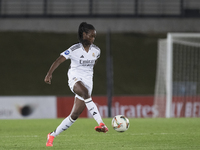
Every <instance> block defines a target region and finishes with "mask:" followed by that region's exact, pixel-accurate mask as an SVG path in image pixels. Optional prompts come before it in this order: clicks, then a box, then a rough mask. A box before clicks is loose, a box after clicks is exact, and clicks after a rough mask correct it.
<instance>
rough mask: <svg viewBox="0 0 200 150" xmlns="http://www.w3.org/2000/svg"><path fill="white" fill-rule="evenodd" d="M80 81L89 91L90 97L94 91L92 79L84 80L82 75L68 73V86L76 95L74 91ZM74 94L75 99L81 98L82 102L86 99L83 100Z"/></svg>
mask: <svg viewBox="0 0 200 150" xmlns="http://www.w3.org/2000/svg"><path fill="white" fill-rule="evenodd" d="M78 81H81V82H82V83H83V84H84V86H85V87H86V88H87V89H88V92H89V95H91V94H92V89H93V81H92V78H83V77H80V75H78V74H75V73H73V72H70V71H69V72H68V85H69V88H70V89H71V91H72V92H73V93H74V90H73V89H74V85H75V83H76V82H78ZM74 94H75V97H77V98H79V99H80V100H84V98H82V97H81V96H79V95H77V94H76V93H74Z"/></svg>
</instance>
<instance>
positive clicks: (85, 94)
mask: <svg viewBox="0 0 200 150" xmlns="http://www.w3.org/2000/svg"><path fill="white" fill-rule="evenodd" d="M82 97H83V98H84V99H88V98H90V95H89V94H88V93H83V95H82Z"/></svg>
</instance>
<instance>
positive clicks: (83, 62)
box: [79, 60, 95, 66]
mask: <svg viewBox="0 0 200 150" xmlns="http://www.w3.org/2000/svg"><path fill="white" fill-rule="evenodd" d="M79 63H80V64H81V65H82V66H94V64H95V60H79Z"/></svg>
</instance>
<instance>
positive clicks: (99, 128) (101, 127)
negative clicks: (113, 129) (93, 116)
mask: <svg viewBox="0 0 200 150" xmlns="http://www.w3.org/2000/svg"><path fill="white" fill-rule="evenodd" d="M94 129H95V130H96V131H97V132H104V133H106V132H108V128H107V127H106V125H105V124H104V123H100V124H99V126H96V127H95V128H94Z"/></svg>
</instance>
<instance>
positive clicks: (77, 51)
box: [61, 43, 100, 100]
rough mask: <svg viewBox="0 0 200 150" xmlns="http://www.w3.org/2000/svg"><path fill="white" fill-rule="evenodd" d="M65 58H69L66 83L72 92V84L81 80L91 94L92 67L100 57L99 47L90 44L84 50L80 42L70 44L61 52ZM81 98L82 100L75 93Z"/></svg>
mask: <svg viewBox="0 0 200 150" xmlns="http://www.w3.org/2000/svg"><path fill="white" fill-rule="evenodd" d="M61 55H62V56H64V57H65V58H66V59H71V64H70V69H69V70H68V84H69V87H70V89H71V91H72V92H74V91H73V87H74V84H75V83H76V82H78V81H81V82H82V83H83V84H84V85H85V87H86V88H87V89H88V92H89V94H90V95H91V93H92V89H93V67H94V64H95V61H96V60H97V59H98V58H99V57H100V49H99V48H98V47H97V46H96V45H94V44H92V45H91V46H90V48H89V51H88V52H86V51H85V49H84V47H83V45H82V44H81V43H78V44H74V45H72V46H71V47H70V48H69V49H67V50H66V51H64V52H62V53H61ZM76 97H78V98H79V99H81V100H84V99H83V98H81V97H80V96H78V95H77V94H76Z"/></svg>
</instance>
